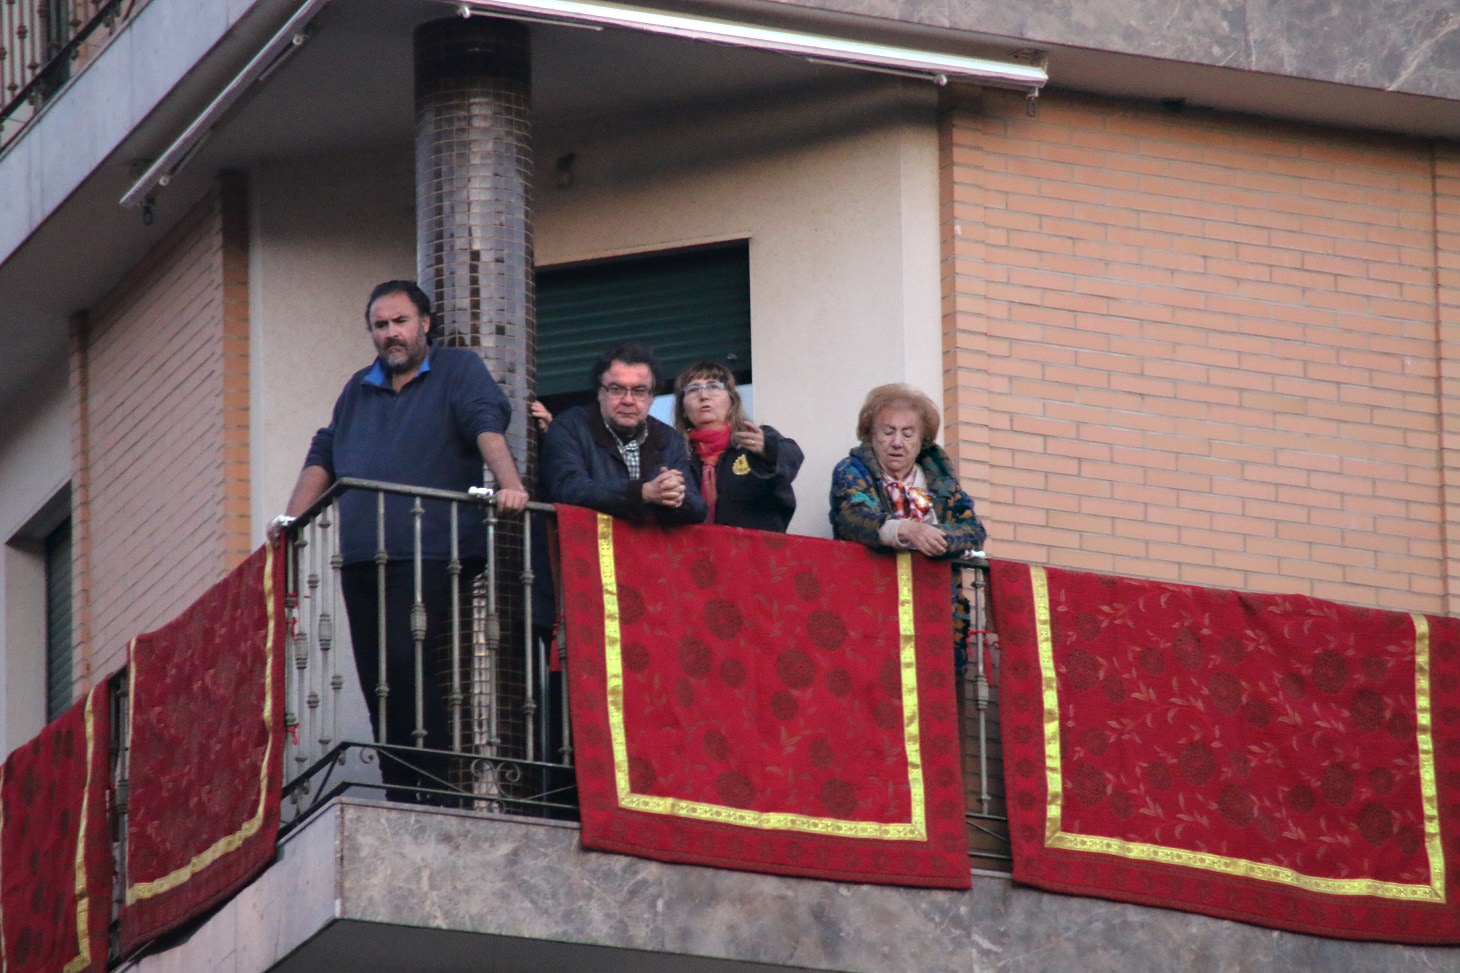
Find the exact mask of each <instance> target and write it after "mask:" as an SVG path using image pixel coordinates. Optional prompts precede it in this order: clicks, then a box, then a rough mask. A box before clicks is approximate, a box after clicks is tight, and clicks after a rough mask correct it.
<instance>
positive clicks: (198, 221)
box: [71, 177, 250, 685]
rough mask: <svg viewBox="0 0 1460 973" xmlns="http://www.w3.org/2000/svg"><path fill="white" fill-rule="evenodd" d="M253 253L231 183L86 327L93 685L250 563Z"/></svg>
mask: <svg viewBox="0 0 1460 973" xmlns="http://www.w3.org/2000/svg"><path fill="white" fill-rule="evenodd" d="M247 249H248V239H247V222H246V203H245V196H244V189H243V186H242V183H241V181H239V180H237V179H235V178H232V177H229V178H225V179H223V180H221V181H220V183H219V185H218V186H217V187H216V188H215V190H214V192H213V193H211V194H210V195H209V197H208V198H206V199H205V200H203V201H202V202H201V203H199V204H198V205H197V206H196V207H195V208H194V209H193V210H192V212H190V213H189V214H188V215H187V216H186V217H185V218H184V219H183V220H182V221H181V223H179V224H178V226H176V227H175V228H174V229H173V230H172V231H171V232H169V233H168V235H167V237H166V238H165V239H164V240H163V241H162V242H160V243H159V244H158V245H157V247H156V248H154V249H153V251H152V252H151V253H149V254H148V255H147V257H146V258H144V259H143V261H142V262H141V263H140V264H139V265H138V266H137V267H136V268H134V269H133V271H132V272H131V273H130V274H129V275H128V277H127V278H126V279H125V280H124V281H123V282H122V283H121V284H120V285H119V286H118V287H117V289H116V290H115V291H114V292H113V293H112V294H111V295H109V296H108V298H107V299H106V301H105V302H104V303H103V304H102V305H101V306H99V307H97V308H96V309H94V311H93V312H92V313H90V314H89V315H87V316H86V317H85V318H84V319H80V320H78V323H77V324H76V325H75V326H74V327H73V339H72V354H71V371H72V379H71V380H72V394H73V418H74V430H73V444H74V453H75V456H76V470H75V476H76V481H77V488H76V490H75V492H74V496H75V498H76V499H75V510H74V513H73V516H74V519H75V522H76V524H77V530H76V537H77V550H76V555H75V556H76V562H77V572H76V574H77V580H76V595H77V601H78V609H79V611H80V612H81V613H82V616H83V618H84V628H83V629H82V633H83V635H82V638H81V640H80V647H81V651H80V653H78V655H79V656H80V657H81V661H80V666H81V668H82V672H81V673H79V675H80V676H81V681H82V684H83V685H85V684H89V677H91V676H92V674H93V673H94V674H98V675H99V674H102V673H106V672H109V671H111V670H114V669H115V668H116V667H117V666H119V665H120V664H121V663H122V661H123V660H124V658H125V652H126V646H127V642H128V641H129V640H130V639H131V638H132V637H133V636H134V635H138V634H140V633H142V632H145V631H149V630H151V629H153V628H156V627H158V626H159V625H161V624H163V623H165V622H167V621H169V620H170V619H171V618H173V617H174V616H175V615H176V614H177V613H178V612H179V611H181V610H182V609H183V608H185V607H187V605H189V604H190V603H191V602H192V601H193V600H194V599H195V598H196V597H197V596H198V595H199V594H201V593H202V592H203V591H205V590H206V589H207V588H208V587H209V586H210V585H212V584H213V583H214V582H215V581H217V580H218V579H219V578H220V577H222V575H223V574H224V573H225V572H226V571H227V570H228V569H229V568H231V567H232V566H233V565H235V564H236V563H237V562H238V561H239V560H241V559H242V557H243V556H244V555H246V554H247V552H248V550H249V544H250V529H249V497H248V435H249V426H248V304H247V297H248V295H247V285H248V276H247V267H248V264H247Z"/></svg>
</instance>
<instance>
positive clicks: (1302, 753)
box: [991, 562, 1460, 943]
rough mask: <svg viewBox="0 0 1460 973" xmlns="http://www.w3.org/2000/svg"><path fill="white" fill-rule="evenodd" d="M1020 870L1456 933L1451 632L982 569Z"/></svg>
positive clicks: (1096, 889)
mask: <svg viewBox="0 0 1460 973" xmlns="http://www.w3.org/2000/svg"><path fill="white" fill-rule="evenodd" d="M991 601H992V608H993V614H994V620H995V623H996V627H997V630H998V633H999V645H1000V647H1001V651H1002V656H1001V664H1000V665H1001V673H1000V676H1001V679H1000V691H1001V698H1000V703H1001V707H1000V708H1001V712H1002V721H1003V737H1004V747H1005V774H1006V778H1007V788H1008V802H1009V819H1010V832H1011V837H1012V842H1013V853H1014V877H1015V879H1016V880H1018V881H1021V882H1026V883H1028V884H1031V885H1036V886H1040V887H1042V888H1046V889H1053V890H1057V891H1062V892H1074V893H1080V894H1085V895H1095V896H1102V897H1106V898H1112V899H1119V900H1123V901H1128V902H1140V903H1146V904H1150V905H1159V906H1168V907H1171V908H1177V909H1186V910H1189V911H1192V912H1200V913H1205V914H1207V915H1212V916H1219V917H1223V918H1228V919H1239V920H1243V921H1247V922H1252V923H1256V924H1259V925H1265V926H1272V927H1275V928H1280V929H1290V930H1296V931H1299V932H1306V933H1313V934H1317V935H1325V936H1338V937H1345V938H1351V939H1374V940H1384V941H1392V942H1409V943H1455V942H1460V907H1457V904H1456V895H1455V890H1454V887H1453V886H1454V883H1453V881H1451V879H1452V877H1453V876H1454V874H1455V869H1454V866H1455V865H1456V864H1457V862H1460V842H1457V840H1456V837H1455V829H1456V826H1457V824H1460V619H1454V618H1441V617H1426V616H1423V615H1409V614H1404V613H1401V612H1390V611H1378V610H1372V609H1365V608H1355V607H1350V606H1345V605H1339V604H1335V603H1333V602H1327V601H1321V600H1318V599H1314V598H1307V597H1301V596H1294V595H1258V594H1245V593H1240V592H1234V591H1221V590H1215V589H1206V588H1197V587H1191V586H1186V585H1177V584H1166V583H1161V582H1154V581H1140V580H1133V579H1128V578H1118V577H1109V576H1103V575H1096V574H1088V573H1083V572H1074V571H1064V570H1059V569H1056V568H1041V567H1030V566H1028V565H1023V564H1014V563H1008V562H996V563H995V564H993V566H992V571H991Z"/></svg>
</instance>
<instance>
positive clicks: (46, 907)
mask: <svg viewBox="0 0 1460 973" xmlns="http://www.w3.org/2000/svg"><path fill="white" fill-rule="evenodd" d="M108 700H109V693H108V690H107V685H106V681H105V680H103V681H102V682H101V684H99V685H97V686H96V687H95V688H93V689H92V690H91V692H90V693H89V694H88V695H87V697H86V698H84V699H80V700H78V701H77V702H76V703H75V704H74V705H73V706H72V707H71V708H70V709H68V710H67V711H66V712H65V713H63V714H61V715H60V716H59V717H57V718H56V719H55V720H53V721H51V722H50V723H49V724H47V725H46V727H45V728H44V729H43V730H41V732H40V735H39V736H37V737H36V738H35V739H34V740H31V741H30V742H29V743H26V744H23V745H22V746H20V747H17V748H16V749H15V751H14V752H13V753H11V754H10V756H9V757H8V758H7V759H6V761H5V767H4V770H3V781H4V783H3V785H0V804H3V807H4V809H5V813H4V818H3V821H0V947H3V953H0V968H3V969H5V970H14V971H17V973H63V971H68V973H82V971H91V973H101V971H102V970H105V969H106V959H107V935H108V930H107V926H108V923H109V922H110V921H111V901H112V870H113V865H112V848H111V830H112V829H111V823H110V822H111V819H110V810H111V809H110V807H109V801H108V796H109V791H110V787H111V774H110V760H111V755H110V749H111V711H110V709H109V707H108ZM78 844H79V845H80V848H79V850H80V854H79V855H78ZM78 885H79V886H80V887H81V889H83V890H84V893H85V894H84V895H83V896H81V897H78V896H77V887H78Z"/></svg>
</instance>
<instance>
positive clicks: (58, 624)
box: [46, 519, 74, 721]
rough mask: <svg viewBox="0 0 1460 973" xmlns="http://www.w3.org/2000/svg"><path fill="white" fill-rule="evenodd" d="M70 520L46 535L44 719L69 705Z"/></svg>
mask: <svg viewBox="0 0 1460 973" xmlns="http://www.w3.org/2000/svg"><path fill="white" fill-rule="evenodd" d="M71 668H72V660H71V521H70V520H69V519H67V520H65V521H63V522H62V523H61V526H59V527H57V528H56V529H55V530H53V531H51V532H50V533H49V534H47V535H46V719H47V721H49V720H54V719H55V718H56V717H58V716H60V715H61V714H62V713H64V712H65V711H66V709H67V708H68V707H69V706H70V705H71V699H72V696H73V694H74V687H73V683H72V673H71Z"/></svg>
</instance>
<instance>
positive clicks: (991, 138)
mask: <svg viewBox="0 0 1460 973" xmlns="http://www.w3.org/2000/svg"><path fill="white" fill-rule="evenodd" d="M941 143H942V193H943V214H942V216H943V258H944V275H943V276H944V321H943V325H944V361H945V373H944V374H945V383H946V387H945V390H944V391H945V403H946V408H947V421H948V424H949V427H948V434H947V438H948V441H949V443H950V445H951V446H952V447H953V449H954V450H955V452H956V455H957V457H958V460H959V464H960V468H961V471H962V476H963V478H964V480H965V484H966V485H967V486H968V487H970V489H971V491H972V492H973V493H974V495H975V496H976V497H977V498H978V499H980V501H981V506H982V511H983V512H984V513H985V514H986V516H987V519H988V520H989V533H990V542H989V551H990V553H991V554H992V555H994V556H1002V557H1008V558H1014V559H1020V560H1027V561H1033V562H1040V563H1048V564H1055V565H1061V566H1066V567H1075V568H1084V569H1090V570H1097V571H1109V572H1115V573H1120V574H1126V575H1134V576H1141V577H1153V578H1160V579H1168V580H1176V581H1183V582H1189V583H1194V584H1208V585H1219V586H1222V587H1232V588H1245V589H1251V590H1258V591H1292V592H1299V593H1304V594H1311V595H1316V596H1320V597H1324V598H1332V599H1336V600H1341V601H1348V602H1357V603H1363V604H1379V605H1382V606H1384V607H1387V608H1393V609H1403V610H1419V611H1428V612H1455V611H1457V609H1460V604H1457V602H1456V601H1455V600H1454V595H1453V594H1452V592H1454V593H1457V594H1460V592H1457V589H1456V585H1455V584H1454V583H1452V579H1455V578H1456V575H1457V568H1456V567H1455V564H1456V558H1454V557H1447V550H1446V543H1447V537H1446V531H1447V529H1448V526H1447V525H1448V523H1449V520H1450V519H1452V518H1449V517H1447V516H1446V510H1447V509H1448V510H1449V511H1451V512H1452V513H1453V512H1456V511H1457V506H1456V504H1457V503H1460V461H1457V455H1460V453H1457V452H1456V449H1457V447H1460V440H1457V439H1456V438H1455V437H1456V436H1457V434H1460V425H1457V422H1456V420H1457V419H1460V396H1457V395H1455V394H1454V393H1455V392H1456V391H1457V390H1460V386H1457V385H1456V383H1457V382H1460V369H1457V365H1460V286H1457V285H1460V264H1457V258H1456V257H1455V256H1454V255H1455V253H1456V252H1457V251H1456V244H1457V242H1460V156H1457V155H1455V154H1454V153H1453V152H1451V153H1450V154H1448V155H1445V154H1441V155H1439V156H1437V154H1436V149H1435V148H1434V147H1433V146H1432V145H1431V144H1430V143H1425V142H1418V141H1407V140H1404V139H1399V138H1395V137H1384V138H1378V137H1374V138H1368V137H1364V136H1361V135H1354V134H1345V133H1337V132H1332V131H1325V130H1320V129H1310V128H1300V127H1295V126H1288V125H1278V124H1274V123H1269V122H1261V121H1255V120H1249V119H1242V118H1234V117H1226V116H1220V115H1215V114H1210V113H1207V114H1203V113H1199V112H1191V111H1172V110H1169V109H1167V108H1164V107H1162V106H1158V105H1149V106H1148V105H1135V104H1129V103H1122V102H1113V101H1103V100H1099V99H1095V98H1088V97H1080V96H1073V95H1065V94H1061V93H1049V94H1047V96H1046V97H1043V98H1041V100H1040V108H1039V114H1038V116H1037V117H1033V118H1031V117H1029V116H1028V115H1027V114H1026V112H1025V102H1024V100H1023V98H1021V97H1018V96H1015V95H1005V94H1002V93H988V94H985V95H982V96H980V95H976V94H970V93H963V94H961V95H954V96H952V97H950V98H949V100H948V102H947V104H946V107H945V111H944V114H943V120H942V125H941ZM1437 218H1438V228H1437ZM1437 253H1438V254H1440V255H1441V256H1440V259H1439V264H1438V267H1437ZM1437 272H1438V274H1439V277H1438V285H1437ZM1437 325H1438V330H1437ZM1442 380H1443V382H1444V386H1443V388H1444V391H1445V393H1446V394H1444V395H1441V391H1442V384H1441V383H1442ZM1447 432H1448V436H1449V438H1448V439H1447V440H1446V442H1445V443H1444V444H1442V434H1444V433H1447ZM1447 504H1448V506H1447ZM1457 580H1460V579H1457Z"/></svg>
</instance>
